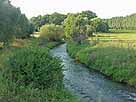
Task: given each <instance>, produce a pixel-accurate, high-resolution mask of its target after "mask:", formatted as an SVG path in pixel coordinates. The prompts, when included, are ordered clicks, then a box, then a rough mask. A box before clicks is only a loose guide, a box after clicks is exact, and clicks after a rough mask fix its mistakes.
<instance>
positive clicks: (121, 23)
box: [103, 14, 136, 30]
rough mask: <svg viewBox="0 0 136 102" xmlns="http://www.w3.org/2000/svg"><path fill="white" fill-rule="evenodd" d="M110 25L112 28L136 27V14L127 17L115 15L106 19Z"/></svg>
mask: <svg viewBox="0 0 136 102" xmlns="http://www.w3.org/2000/svg"><path fill="white" fill-rule="evenodd" d="M103 21H106V22H107V23H108V25H109V28H110V29H127V30H135V29H136V14H132V15H129V16H126V17H113V18H111V19H104V20H103Z"/></svg>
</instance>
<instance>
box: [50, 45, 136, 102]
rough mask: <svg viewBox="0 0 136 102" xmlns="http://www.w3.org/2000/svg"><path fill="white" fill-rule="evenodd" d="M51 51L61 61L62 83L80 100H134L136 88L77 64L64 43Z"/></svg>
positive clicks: (105, 101) (83, 101)
mask: <svg viewBox="0 0 136 102" xmlns="http://www.w3.org/2000/svg"><path fill="white" fill-rule="evenodd" d="M51 53H52V54H53V55H54V56H57V57H60V59H61V60H62V61H63V65H64V68H63V70H64V71H63V73H64V85H65V87H66V88H68V89H69V90H70V91H72V92H73V93H74V94H75V95H77V96H79V97H80V98H81V100H82V101H81V102H136V89H134V88H132V87H128V86H125V85H122V84H119V83H116V82H113V81H111V80H109V79H106V78H105V77H104V76H103V75H101V74H100V73H97V72H95V71H93V70H92V71H90V70H88V69H87V68H86V67H85V66H83V65H82V64H77V63H76V62H75V61H74V60H73V59H72V58H70V57H69V55H68V54H67V52H66V44H63V45H60V46H59V47H56V48H54V49H53V50H52V51H51Z"/></svg>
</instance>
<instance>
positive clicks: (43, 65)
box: [5, 47, 63, 89]
mask: <svg viewBox="0 0 136 102" xmlns="http://www.w3.org/2000/svg"><path fill="white" fill-rule="evenodd" d="M8 62H9V64H8V68H7V71H6V73H5V74H6V75H7V77H8V78H9V79H10V80H12V81H13V82H15V83H16V85H17V86H22V85H23V86H28V85H31V86H32V87H34V88H40V89H41V88H51V87H57V86H62V80H63V74H62V65H61V62H60V60H59V59H58V58H54V57H52V56H51V55H50V54H49V52H48V50H47V49H45V48H38V47H37V48H36V47H25V48H21V49H18V50H16V51H14V52H13V54H12V55H11V56H10V57H9V61H8Z"/></svg>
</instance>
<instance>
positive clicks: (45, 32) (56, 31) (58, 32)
mask: <svg viewBox="0 0 136 102" xmlns="http://www.w3.org/2000/svg"><path fill="white" fill-rule="evenodd" d="M40 37H41V38H46V39H48V40H49V41H61V40H62V38H63V37H64V30H63V27H62V26H60V25H54V24H50V25H44V26H42V27H41V28H40Z"/></svg>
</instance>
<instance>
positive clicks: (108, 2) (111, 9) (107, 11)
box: [11, 0, 136, 18]
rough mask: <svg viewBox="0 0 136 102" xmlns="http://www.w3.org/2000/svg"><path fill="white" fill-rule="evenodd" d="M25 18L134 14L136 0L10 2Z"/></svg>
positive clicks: (37, 0)
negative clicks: (84, 14)
mask: <svg viewBox="0 0 136 102" xmlns="http://www.w3.org/2000/svg"><path fill="white" fill-rule="evenodd" d="M11 1H12V4H13V5H15V6H16V7H20V8H21V11H22V12H23V13H25V14H26V16H27V17H29V18H30V17H32V16H37V15H39V14H41V15H44V14H47V13H48V14H50V13H53V12H60V13H68V12H72V13H74V12H81V11H84V10H91V11H94V12H95V13H97V15H98V16H99V17H101V18H110V17H113V16H125V15H129V14H131V13H136V0H11Z"/></svg>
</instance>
